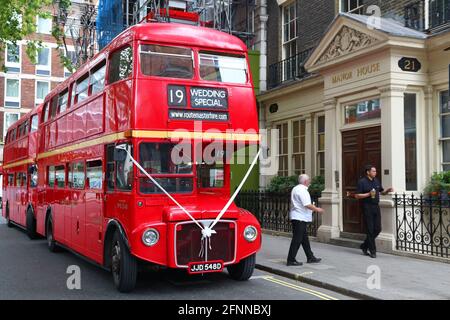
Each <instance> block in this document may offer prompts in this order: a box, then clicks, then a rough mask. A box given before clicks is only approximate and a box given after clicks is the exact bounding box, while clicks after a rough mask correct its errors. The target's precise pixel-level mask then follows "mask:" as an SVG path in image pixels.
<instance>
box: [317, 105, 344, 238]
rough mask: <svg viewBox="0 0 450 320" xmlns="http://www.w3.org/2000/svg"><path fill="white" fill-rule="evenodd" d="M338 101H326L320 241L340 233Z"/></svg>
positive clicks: (318, 234)
mask: <svg viewBox="0 0 450 320" xmlns="http://www.w3.org/2000/svg"><path fill="white" fill-rule="evenodd" d="M336 104H337V101H336V99H330V100H326V101H324V109H325V190H324V191H323V192H322V198H321V199H320V206H321V207H322V208H323V209H324V210H325V213H324V214H323V215H322V225H321V226H320V228H319V230H318V232H317V237H318V239H319V240H320V241H323V242H328V241H329V240H330V239H331V238H337V237H339V234H340V227H339V203H340V201H339V192H338V190H337V187H336V181H335V171H338V170H339V169H338V157H340V154H338V149H337V137H338V134H339V132H338V123H337V117H336V115H337V110H336V108H337V105H336Z"/></svg>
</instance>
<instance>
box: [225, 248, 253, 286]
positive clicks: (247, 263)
mask: <svg viewBox="0 0 450 320" xmlns="http://www.w3.org/2000/svg"><path fill="white" fill-rule="evenodd" d="M255 257H256V256H255V255H254V254H253V255H251V256H249V257H247V258H245V259H243V260H241V262H239V263H237V264H233V265H231V266H229V267H228V268H227V270H228V273H229V274H230V277H231V278H232V279H234V280H238V281H246V280H248V279H250V277H251V276H252V274H253V271H254V270H255V264H256V258H255Z"/></svg>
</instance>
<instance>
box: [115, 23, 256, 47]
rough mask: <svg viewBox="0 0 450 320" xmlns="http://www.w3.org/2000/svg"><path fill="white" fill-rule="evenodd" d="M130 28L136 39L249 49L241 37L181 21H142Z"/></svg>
mask: <svg viewBox="0 0 450 320" xmlns="http://www.w3.org/2000/svg"><path fill="white" fill-rule="evenodd" d="M129 30H130V31H132V32H133V33H134V39H135V40H148V41H155V42H160V43H173V44H180V45H192V46H196V47H205V48H211V49H222V50H232V51H242V52H243V51H246V50H247V47H246V45H245V44H244V42H242V40H240V39H239V38H237V37H235V36H232V35H230V34H228V33H225V32H221V31H218V30H215V29H211V28H205V27H198V26H191V25H186V24H181V23H142V24H137V25H135V26H133V27H131V28H130V29H129ZM119 37H120V36H119Z"/></svg>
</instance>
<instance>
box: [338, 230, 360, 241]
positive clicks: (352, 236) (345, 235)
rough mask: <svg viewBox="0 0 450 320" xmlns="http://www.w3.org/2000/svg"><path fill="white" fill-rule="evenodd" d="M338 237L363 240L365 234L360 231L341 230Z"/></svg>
mask: <svg viewBox="0 0 450 320" xmlns="http://www.w3.org/2000/svg"><path fill="white" fill-rule="evenodd" d="M340 238H345V239H351V240H358V241H364V240H365V239H366V235H365V234H362V233H351V232H341V234H340Z"/></svg>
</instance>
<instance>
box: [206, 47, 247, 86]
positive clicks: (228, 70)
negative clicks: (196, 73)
mask: <svg viewBox="0 0 450 320" xmlns="http://www.w3.org/2000/svg"><path fill="white" fill-rule="evenodd" d="M200 77H201V78H202V79H204V80H209V81H217V82H229V83H237V84H245V83H247V62H246V60H245V57H244V56H230V55H228V56H227V55H223V54H213V53H200Z"/></svg>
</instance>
